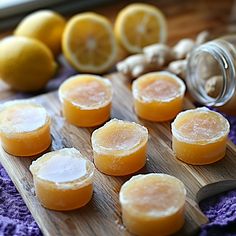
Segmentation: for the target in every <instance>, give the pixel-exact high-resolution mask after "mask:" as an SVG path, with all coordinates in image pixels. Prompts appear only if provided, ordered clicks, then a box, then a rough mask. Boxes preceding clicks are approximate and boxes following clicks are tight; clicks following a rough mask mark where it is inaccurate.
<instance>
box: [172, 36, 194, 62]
mask: <svg viewBox="0 0 236 236" xmlns="http://www.w3.org/2000/svg"><path fill="white" fill-rule="evenodd" d="M194 47H195V42H194V40H192V39H188V38H186V39H181V40H180V41H179V42H178V43H177V44H176V45H175V46H174V47H173V53H174V57H175V59H176V60H180V59H184V58H186V56H187V54H188V53H190V52H191V51H192V50H193V49H194Z"/></svg>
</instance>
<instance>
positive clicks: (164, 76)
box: [132, 71, 185, 121]
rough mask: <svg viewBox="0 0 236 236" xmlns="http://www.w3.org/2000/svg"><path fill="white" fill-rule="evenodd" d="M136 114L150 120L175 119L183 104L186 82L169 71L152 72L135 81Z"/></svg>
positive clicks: (133, 90)
mask: <svg viewBox="0 0 236 236" xmlns="http://www.w3.org/2000/svg"><path fill="white" fill-rule="evenodd" d="M132 92H133V97H134V108H135V111H136V114H137V115H138V116H139V117H141V118H143V119H145V120H150V121H167V120H171V119H173V118H174V117H175V116H176V115H177V114H178V113H179V112H180V111H181V110H182V106H183V97H184V93H185V84H184V83H183V81H182V80H181V79H180V78H178V77H177V76H176V75H174V74H171V73H169V72H165V71H162V72H152V73H148V74H145V75H143V76H141V77H139V78H138V79H137V80H135V81H134V82H133V85H132Z"/></svg>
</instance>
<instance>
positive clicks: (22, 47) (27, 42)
mask: <svg viewBox="0 0 236 236" xmlns="http://www.w3.org/2000/svg"><path fill="white" fill-rule="evenodd" d="M56 67H57V65H56V63H55V61H54V58H53V55H52V53H51V51H50V50H49V49H48V48H47V47H46V46H45V45H44V44H43V43H41V42H40V41H38V40H35V39H30V38H26V37H20V36H11V37H7V38H5V39H3V40H1V41H0V78H1V79H2V80H3V81H5V82H6V83H7V84H9V85H10V87H11V88H13V89H15V90H18V91H24V92H32V91H36V90H39V89H42V88H43V87H44V86H45V85H46V83H47V82H48V80H49V79H50V78H52V76H53V75H54V73H55V71H56Z"/></svg>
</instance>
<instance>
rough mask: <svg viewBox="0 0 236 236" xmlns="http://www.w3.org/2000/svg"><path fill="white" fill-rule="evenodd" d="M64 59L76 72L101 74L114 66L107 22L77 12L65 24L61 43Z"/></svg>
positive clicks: (114, 52)
mask: <svg viewBox="0 0 236 236" xmlns="http://www.w3.org/2000/svg"><path fill="white" fill-rule="evenodd" d="M62 48H63V53H64V56H65V58H66V59H67V60H68V61H69V63H70V64H71V65H72V66H73V67H74V68H75V69H77V70H78V71H80V72H88V73H103V72H105V71H107V70H108V69H109V68H110V67H111V66H112V65H113V63H114V61H115V59H116V53H117V45H116V40H115V36H114V33H113V29H112V25H111V23H110V22H109V21H108V20H107V19H106V18H105V17H103V16H101V15H98V14H95V13H90V12H87V13H81V14H78V15H76V16H74V17H72V18H71V20H70V21H69V22H68V23H67V25H66V28H65V31H64V34H63V40H62Z"/></svg>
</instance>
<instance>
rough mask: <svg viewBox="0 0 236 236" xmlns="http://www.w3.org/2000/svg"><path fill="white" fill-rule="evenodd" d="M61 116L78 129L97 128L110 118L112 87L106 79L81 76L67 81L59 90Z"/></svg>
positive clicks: (86, 75) (87, 75)
mask: <svg viewBox="0 0 236 236" xmlns="http://www.w3.org/2000/svg"><path fill="white" fill-rule="evenodd" d="M59 98H60V100H61V102H62V110H63V115H64V116H65V118H66V119H67V120H68V122H70V123H71V124H73V125H76V126H79V127H92V126H97V125H100V124H102V123H104V122H105V121H107V120H108V119H109V117H110V111H111V100H112V86H111V83H110V81H109V80H108V79H105V78H102V77H100V76H95V75H89V74H83V75H76V76H73V77H71V78H69V79H67V80H66V81H65V82H64V83H63V84H62V85H61V86H60V88H59Z"/></svg>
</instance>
